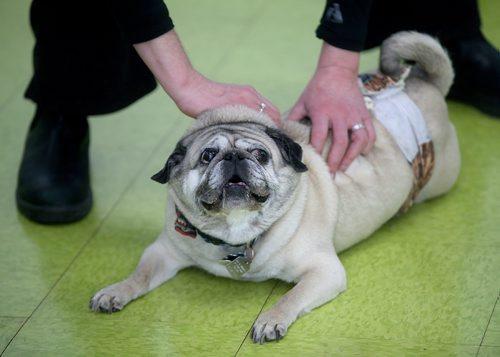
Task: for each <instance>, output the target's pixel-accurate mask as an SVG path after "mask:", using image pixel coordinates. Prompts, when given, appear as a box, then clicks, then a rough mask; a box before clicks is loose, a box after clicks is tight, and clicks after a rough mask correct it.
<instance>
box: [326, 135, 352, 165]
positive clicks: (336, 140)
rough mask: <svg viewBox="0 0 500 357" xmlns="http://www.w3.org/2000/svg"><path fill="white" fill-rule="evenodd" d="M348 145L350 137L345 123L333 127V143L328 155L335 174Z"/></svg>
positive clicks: (329, 163)
mask: <svg viewBox="0 0 500 357" xmlns="http://www.w3.org/2000/svg"><path fill="white" fill-rule="evenodd" d="M348 145H349V137H348V133H347V128H346V127H345V126H343V125H337V127H335V128H333V143H332V148H331V149H330V154H329V155H328V166H329V167H330V171H331V172H332V173H334V174H335V173H336V172H337V170H338V168H339V165H340V162H341V161H342V159H343V157H344V155H345V152H346V151H347V146H348Z"/></svg>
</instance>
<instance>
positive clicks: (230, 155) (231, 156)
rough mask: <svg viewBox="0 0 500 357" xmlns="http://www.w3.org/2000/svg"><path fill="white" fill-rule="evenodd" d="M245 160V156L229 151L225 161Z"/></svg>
mask: <svg viewBox="0 0 500 357" xmlns="http://www.w3.org/2000/svg"><path fill="white" fill-rule="evenodd" d="M244 158H245V157H244V155H243V154H242V153H240V152H237V151H229V152H227V153H226V154H225V155H224V160H226V161H236V160H243V159H244Z"/></svg>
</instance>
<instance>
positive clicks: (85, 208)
mask: <svg viewBox="0 0 500 357" xmlns="http://www.w3.org/2000/svg"><path fill="white" fill-rule="evenodd" d="M88 150H89V126H88V123H87V118H86V117H85V116H78V115H73V116H65V115H55V114H50V113H48V112H43V111H42V110H37V112H36V114H35V118H34V119H33V122H32V123H31V126H30V128H29V132H28V137H27V138H26V144H25V148H24V154H23V158H22V161H21V166H20V169H19V176H18V182H17V190H16V202H17V207H18V209H19V211H20V212H21V213H22V214H24V215H25V216H26V217H27V218H29V219H31V220H33V221H35V222H38V223H44V224H53V223H69V222H74V221H78V220H80V219H82V218H83V217H84V216H86V215H87V213H88V212H89V211H90V208H91V207H92V192H91V189H90V175H89V154H88Z"/></svg>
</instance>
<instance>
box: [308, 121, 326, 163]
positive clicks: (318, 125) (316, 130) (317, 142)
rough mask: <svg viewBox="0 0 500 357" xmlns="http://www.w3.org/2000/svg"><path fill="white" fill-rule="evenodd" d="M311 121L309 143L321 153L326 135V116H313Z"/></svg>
mask: <svg viewBox="0 0 500 357" xmlns="http://www.w3.org/2000/svg"><path fill="white" fill-rule="evenodd" d="M311 123H312V126H311V145H312V146H313V147H314V148H315V149H316V151H317V152H318V153H320V154H321V152H322V151H323V147H324V146H325V142H326V138H327V137H328V118H321V117H314V118H312V119H311Z"/></svg>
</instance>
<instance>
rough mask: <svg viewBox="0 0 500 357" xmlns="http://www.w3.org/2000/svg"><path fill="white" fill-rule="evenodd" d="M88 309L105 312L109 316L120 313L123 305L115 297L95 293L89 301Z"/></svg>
mask: <svg viewBox="0 0 500 357" xmlns="http://www.w3.org/2000/svg"><path fill="white" fill-rule="evenodd" d="M89 307H90V309H91V310H92V311H94V312H105V313H108V314H111V313H113V312H116V311H120V310H121V309H122V308H123V304H122V303H121V302H120V299H119V298H118V297H117V296H115V295H108V294H106V293H97V294H96V295H94V297H93V298H92V299H91V300H90V303H89Z"/></svg>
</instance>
